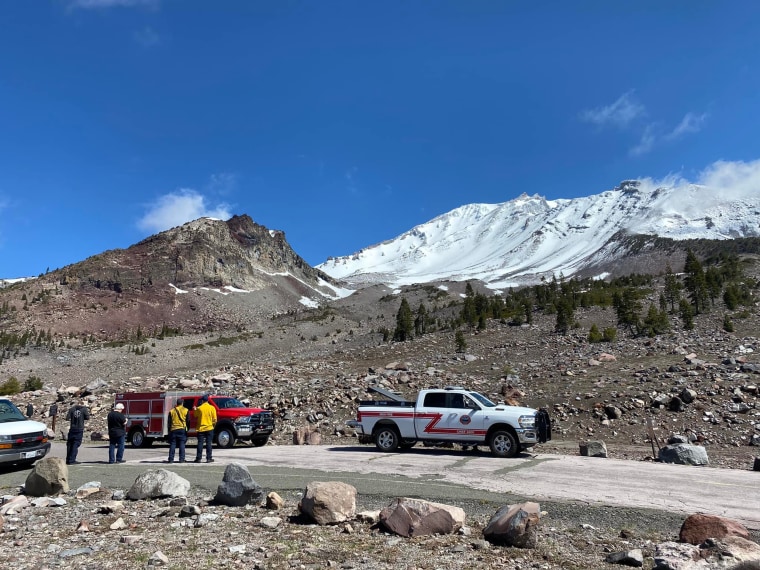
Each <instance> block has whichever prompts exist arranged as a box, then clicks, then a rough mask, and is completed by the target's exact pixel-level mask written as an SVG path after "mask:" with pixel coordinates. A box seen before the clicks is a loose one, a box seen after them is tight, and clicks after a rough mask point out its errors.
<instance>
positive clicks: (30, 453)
mask: <svg viewBox="0 0 760 570" xmlns="http://www.w3.org/2000/svg"><path fill="white" fill-rule="evenodd" d="M38 453H39V452H38V451H22V452H21V459H31V458H32V457H37V454H38Z"/></svg>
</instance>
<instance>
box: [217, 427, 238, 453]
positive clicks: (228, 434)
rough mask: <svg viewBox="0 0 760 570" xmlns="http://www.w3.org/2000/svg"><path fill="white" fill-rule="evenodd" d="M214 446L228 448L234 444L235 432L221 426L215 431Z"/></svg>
mask: <svg viewBox="0 0 760 570" xmlns="http://www.w3.org/2000/svg"><path fill="white" fill-rule="evenodd" d="M216 446H217V447H219V448H220V449H230V448H232V447H234V446H235V432H234V431H232V429H231V428H228V427H223V428H221V429H219V430H217V432H216Z"/></svg>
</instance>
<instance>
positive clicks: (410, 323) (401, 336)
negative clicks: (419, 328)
mask: <svg viewBox="0 0 760 570" xmlns="http://www.w3.org/2000/svg"><path fill="white" fill-rule="evenodd" d="M413 330H414V319H413V318H412V309H411V307H410V306H409V302H408V301H407V300H406V297H402V298H401V306H400V307H399V309H398V313H396V330H395V331H394V332H393V340H398V341H402V342H403V341H406V340H411V338H412V331H413Z"/></svg>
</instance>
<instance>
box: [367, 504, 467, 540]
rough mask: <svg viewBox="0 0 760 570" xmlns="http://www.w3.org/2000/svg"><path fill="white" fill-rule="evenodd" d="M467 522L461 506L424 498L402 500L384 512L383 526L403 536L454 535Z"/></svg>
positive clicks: (381, 519)
mask: <svg viewBox="0 0 760 570" xmlns="http://www.w3.org/2000/svg"><path fill="white" fill-rule="evenodd" d="M464 522H465V512H464V510H462V509H460V508H459V507H452V506H449V505H444V504H441V503H432V502H430V501H424V500H422V499H409V498H398V499H396V500H394V501H393V502H392V503H391V504H390V505H388V506H387V507H385V508H384V509H382V510H381V511H380V523H381V524H382V525H383V526H384V527H385V528H386V529H388V530H389V531H391V532H393V533H395V534H398V535H399V536H406V537H413V536H427V535H431V534H453V533H455V532H457V531H458V530H459V529H460V528H462V526H463V525H464Z"/></svg>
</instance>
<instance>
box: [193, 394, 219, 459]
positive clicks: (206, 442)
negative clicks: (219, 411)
mask: <svg viewBox="0 0 760 570" xmlns="http://www.w3.org/2000/svg"><path fill="white" fill-rule="evenodd" d="M214 426H216V408H215V407H214V406H212V405H211V404H210V403H209V401H208V394H203V396H202V397H201V405H200V406H198V407H197V408H196V409H195V429H196V430H197V432H198V435H197V437H198V449H197V451H196V453H195V463H200V462H201V459H203V448H204V446H205V448H206V463H213V462H214V460H213V458H212V457H211V445H212V443H213V439H214Z"/></svg>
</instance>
